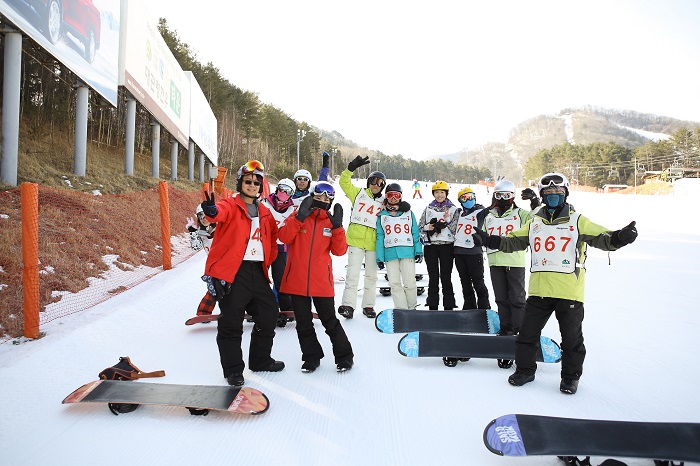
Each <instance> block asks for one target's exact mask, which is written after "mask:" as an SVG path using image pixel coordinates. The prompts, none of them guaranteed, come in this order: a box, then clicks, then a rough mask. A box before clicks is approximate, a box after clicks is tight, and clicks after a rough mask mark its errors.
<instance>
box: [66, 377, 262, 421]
mask: <svg viewBox="0 0 700 466" xmlns="http://www.w3.org/2000/svg"><path fill="white" fill-rule="evenodd" d="M89 402H92V403H108V404H137V405H168V406H182V407H185V408H191V409H190V411H191V412H193V414H194V411H193V410H200V411H201V410H217V411H228V412H231V413H242V414H262V413H264V412H265V411H267V408H268V407H269V405H270V403H269V400H268V399H267V396H265V394H264V393H262V392H260V391H258V390H255V389H254V388H249V387H229V386H217V385H173V384H163V383H146V382H131V381H124V380H97V381H95V382H90V383H87V384H85V385H83V386H82V387H80V388H78V389H77V390H75V391H74V392H73V393H71V394H70V395H68V396H67V397H66V399H64V400H63V403H64V404H65V403H89ZM112 412H114V411H112ZM115 414H117V413H115ZM197 414H202V413H201V412H200V413H197Z"/></svg>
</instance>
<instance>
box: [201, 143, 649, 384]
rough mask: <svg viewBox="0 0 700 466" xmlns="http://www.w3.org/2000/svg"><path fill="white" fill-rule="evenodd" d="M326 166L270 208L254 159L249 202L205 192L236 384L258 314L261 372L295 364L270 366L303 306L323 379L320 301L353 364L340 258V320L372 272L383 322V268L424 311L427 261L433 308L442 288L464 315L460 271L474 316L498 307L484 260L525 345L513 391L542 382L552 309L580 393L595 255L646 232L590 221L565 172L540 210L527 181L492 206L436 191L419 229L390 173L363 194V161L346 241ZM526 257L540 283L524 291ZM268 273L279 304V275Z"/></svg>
mask: <svg viewBox="0 0 700 466" xmlns="http://www.w3.org/2000/svg"><path fill="white" fill-rule="evenodd" d="M323 156H324V164H323V167H324V168H323V169H322V172H321V175H320V176H319V181H318V182H317V183H316V184H315V185H314V187H313V189H311V175H310V173H309V172H308V171H306V170H299V171H297V173H296V174H295V176H294V180H289V179H282V180H280V181H279V182H278V184H277V188H276V190H275V191H274V193H272V194H270V196H268V197H267V198H265V199H262V200H261V199H260V196H261V193H262V182H263V177H264V171H263V167H262V164H261V163H260V162H257V161H255V160H252V161H250V162H248V163H246V164H245V165H243V166H242V167H241V168H240V169H239V170H238V173H237V177H236V180H237V191H238V194H237V195H234V196H233V197H231V198H227V199H223V200H220V201H219V202H215V200H214V198H213V195H212V196H211V197H209V195H208V194H207V195H206V200H205V201H204V202H203V203H202V204H201V210H202V213H203V218H204V219H205V220H206V221H208V222H210V223H214V222H215V223H216V225H217V226H216V235H215V237H214V241H213V242H212V244H211V248H210V251H209V256H208V258H207V263H206V268H205V275H204V277H203V279H204V280H205V281H206V282H207V286H208V295H209V296H210V297H211V299H213V300H214V302H216V301H218V302H219V307H220V309H221V316H220V317H219V320H218V334H217V344H218V346H219V353H220V359H221V365H222V368H223V372H224V377H225V378H226V379H227V381H228V383H229V384H231V385H242V384H243V383H244V378H243V369H244V367H245V364H244V362H243V355H242V351H241V341H242V330H243V326H242V322H243V319H244V315H245V313H246V312H247V313H248V314H249V315H250V316H251V317H252V319H253V321H254V326H253V331H252V335H251V339H250V350H249V368H250V369H251V370H252V371H280V370H282V369H283V368H284V363H283V362H281V361H276V360H275V359H273V358H272V356H271V349H272V339H273V337H274V333H275V326H276V319H277V315H278V312H279V310H283V311H284V310H293V312H294V316H295V320H296V330H297V336H298V339H299V344H300V347H301V351H302V360H303V364H302V371H304V372H313V371H315V370H316V369H317V368H318V367H319V365H320V361H321V359H322V358H323V357H324V354H323V350H322V348H321V345H320V344H319V342H318V339H317V337H316V333H315V330H314V326H313V321H312V312H311V307H312V302H313V306H314V308H315V309H316V313H317V314H318V317H319V319H320V321H321V324H322V325H323V326H324V328H325V330H326V333H327V334H328V336H329V337H330V339H331V343H332V346H333V354H334V357H335V362H336V367H337V370H338V371H340V372H343V371H346V370H349V369H351V368H352V367H353V363H354V362H353V357H354V355H353V351H352V346H351V344H350V342H349V341H348V338H347V335H346V334H345V331H344V330H343V327H342V325H341V323H340V321H339V319H338V318H337V317H336V312H335V301H334V295H335V293H334V274H333V269H332V260H331V254H332V255H336V256H341V255H344V254H345V253H346V252H347V255H348V261H347V262H348V265H347V272H346V278H345V289H344V291H343V295H342V298H341V302H340V306H339V307H338V314H339V315H341V316H343V317H345V318H346V319H352V318H353V316H354V311H355V308H356V306H357V300H358V286H359V279H360V274H361V273H362V270H363V268H364V280H363V282H364V283H363V286H364V289H363V291H364V292H363V295H362V302H361V305H360V306H361V308H362V313H363V315H365V316H366V317H368V318H373V317H376V312H375V310H374V305H375V299H376V282H377V273H378V270H383V269H385V268H386V273H387V278H388V280H389V283H390V286H391V293H392V298H393V300H394V307H395V308H403V309H406V308H408V309H413V308H416V307H417V286H416V278H415V264H416V263H419V262H421V261H423V258H424V257H425V263H426V266H427V269H428V276H429V284H428V294H427V301H426V305H427V306H428V309H429V311H430V310H437V309H438V306H439V303H440V288H442V304H443V308H444V310H446V311H449V310H453V309H455V308H456V307H457V304H456V300H455V293H454V290H453V286H452V268H453V264H454V265H455V266H456V268H457V271H458V273H459V277H460V281H461V284H462V295H463V298H464V303H463V306H462V309H488V308H490V307H491V304H490V301H489V293H488V289H487V287H486V284H485V281H484V259H483V252H484V250H485V251H486V255H487V258H488V263H489V269H490V276H491V282H492V286H493V290H494V294H495V302H496V304H497V307H498V313H499V317H500V320H501V330H500V332H499V334H500V335H517V339H516V352H515V363H516V366H517V369H516V371H515V372H514V373H513V374H512V375H511V376H510V377H509V379H508V381H509V383H511V384H512V385H515V386H520V385H523V384H525V383H528V382H530V381H532V380H534V378H535V375H534V374H535V370H536V367H537V366H536V363H535V356H536V352H537V348H538V344H539V336H540V334H541V331H542V328H543V327H544V325H545V324H546V322H547V320H548V318H549V317H550V315H551V314H552V313H553V312H554V313H555V316H556V318H557V319H558V320H559V325H560V330H561V334H562V345H561V347H562V371H561V376H562V382H561V385H560V389H561V391H562V392H564V393H570V394H573V393H575V392H576V389H577V386H578V380H579V378H580V376H581V374H582V372H583V359H584V357H585V346H584V344H583V334H582V321H583V278H584V271H585V269H584V261H585V256H586V254H585V251H586V245H587V244H590V245H591V246H594V247H597V248H600V249H604V250H608V251H611V250H615V249H618V248H620V247H623V246H625V245H627V244H630V243H632V242H633V241H634V240H635V239H636V236H637V231H636V227H635V223H634V222H632V223H630V224H629V225H628V226H626V227H624V228H622V229H620V230H617V231H610V230H608V229H606V228H604V227H602V226H600V225H596V224H594V223H592V222H591V221H590V220H588V219H587V218H585V217H583V216H582V215H580V214H578V213H577V212H576V211H575V210H574V208H573V206H571V205H570V204H568V203H567V202H566V200H567V197H568V195H569V182H568V180H567V179H566V177H565V176H564V175H562V174H559V173H549V174H547V175H545V176H543V177H542V178H541V180H540V182H539V184H538V191H539V192H538V193H536V192H535V191H533V190H532V189H530V188H528V189H525V190H523V192H522V195H521V197H522V199H524V200H528V201H529V202H530V210H526V209H522V208H520V207H518V206H517V205H516V204H515V202H514V201H515V185H514V184H513V183H512V182H510V181H507V180H500V181H498V182H497V183H496V184H495V186H494V189H493V196H492V199H491V200H490V205H489V207H485V206H483V205H481V204H478V203H477V202H476V194H475V193H474V191H473V190H472V189H471V188H469V187H465V188H463V189H461V190H460V191H459V192H458V194H457V200H458V203H459V206H457V205H455V204H453V203H452V202H451V201H450V199H448V195H449V191H450V187H449V185H448V184H447V183H446V182H444V181H437V182H435V184H433V186H432V194H433V198H434V199H433V200H432V201H431V202H430V204H429V205H428V206H427V207H426V208H425V210H424V211H423V212H422V214H421V216H420V219H419V220H416V217H415V215H414V214H413V212H412V211H411V206H410V204H408V203H407V202H406V201H404V200H403V192H402V189H401V186H400V185H399V184H398V183H389V184H387V179H386V177H385V176H384V174H383V173H382V172H379V171H375V172H372V173H371V174H370V175H369V176H368V178H367V184H366V186H365V187H357V186H355V185H354V184H353V182H352V180H351V178H352V176H353V173H354V172H355V171H356V170H357V169H358V168H360V167H362V166H364V165H367V164H369V163H370V162H369V157H361V156H357V157H355V158H354V159H353V160H351V161H350V163H349V164H348V167H347V169H346V170H343V172H342V173H341V175H340V180H339V185H340V187H341V189H342V190H343V192H344V193H345V195H346V196H347V197H348V198H349V199H350V201H351V203H352V210H351V212H350V216H349V217H350V221H349V226H348V229H347V231H346V230H345V229H344V227H343V209H342V207H341V206H340V204H337V203H336V204H335V205H334V206H333V209H331V205H332V204H333V200H334V198H335V195H336V193H335V189H334V187H333V185H332V184H330V183H328V182H327V174H328V154H327V153H324V154H323ZM538 194H539V197H538ZM414 197H415V195H414ZM539 198H541V199H542V203H543V205H540V199H539ZM528 247H530V249H531V253H530V272H531V274H530V286H529V290H528V293H527V294H526V292H525V261H526V256H525V250H526V249H527V248H528ZM270 267H271V268H272V276H273V282H274V290H275V291H276V296H275V293H274V292H273V289H272V288H271V287H270V283H269V279H268V273H267V271H268V268H270ZM527 295H529V297H527V299H526V296H527ZM206 298H207V297H206V296H205V299H206ZM200 307H201V305H200ZM212 308H213V306H212ZM210 311H211V309H210ZM447 359H449V358H447ZM447 362H448V361H447V360H446V364H447ZM449 362H450V363H452V365H454V364H456V363H457V361H456V360H455V361H449ZM510 364H512V362H510ZM499 365H500V362H499ZM501 367H510V365H509V364H506V365H503V366H501Z"/></svg>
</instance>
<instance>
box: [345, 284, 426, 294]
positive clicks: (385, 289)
mask: <svg viewBox="0 0 700 466" xmlns="http://www.w3.org/2000/svg"><path fill="white" fill-rule="evenodd" d="M377 289H378V290H379V294H380V295H382V296H391V287H390V286H378V287H377ZM357 291H362V290H357ZM423 293H425V287H424V286H420V285H419V286H417V287H416V294H417V295H418V296H420V295H422V294H423Z"/></svg>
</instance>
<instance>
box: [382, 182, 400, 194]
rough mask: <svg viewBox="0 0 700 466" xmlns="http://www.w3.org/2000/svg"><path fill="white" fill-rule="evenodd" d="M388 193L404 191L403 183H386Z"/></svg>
mask: <svg viewBox="0 0 700 466" xmlns="http://www.w3.org/2000/svg"><path fill="white" fill-rule="evenodd" d="M385 192H387V193H402V194H403V190H402V189H401V185H400V184H398V183H389V184H388V185H386V191H385Z"/></svg>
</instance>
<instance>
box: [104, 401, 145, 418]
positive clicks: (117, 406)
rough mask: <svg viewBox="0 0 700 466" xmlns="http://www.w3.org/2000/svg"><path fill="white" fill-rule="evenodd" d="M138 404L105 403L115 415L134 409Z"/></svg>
mask: <svg viewBox="0 0 700 466" xmlns="http://www.w3.org/2000/svg"><path fill="white" fill-rule="evenodd" d="M139 406H140V405H137V404H133V403H107V407H108V408H109V410H110V411H112V414H114V415H115V416H119V415H120V414H125V413H130V412H132V411H136V408H138V407H139Z"/></svg>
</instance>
